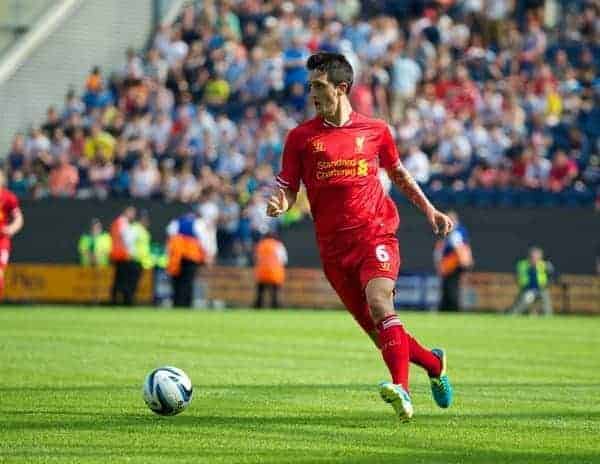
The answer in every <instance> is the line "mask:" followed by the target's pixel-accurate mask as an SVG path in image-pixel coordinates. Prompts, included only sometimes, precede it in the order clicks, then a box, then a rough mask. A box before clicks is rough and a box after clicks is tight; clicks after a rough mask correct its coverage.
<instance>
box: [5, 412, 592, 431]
mask: <svg viewBox="0 0 600 464" xmlns="http://www.w3.org/2000/svg"><path fill="white" fill-rule="evenodd" d="M0 415H1V417H2V418H0V425H2V426H5V427H7V428H8V429H9V430H62V431H67V430H73V431H76V430H115V429H120V428H123V429H131V428H142V429H143V428H145V427H155V426H156V425H161V426H166V427H169V428H173V429H177V428H188V427H189V428H191V429H196V430H198V429H202V428H206V429H209V430H210V429H215V428H227V429H238V430H256V429H257V428H259V429H260V430H262V431H276V430H280V428H281V427H284V428H285V429H286V430H287V429H289V428H290V427H300V428H310V427H314V426H318V427H323V426H326V427H332V428H339V427H341V428H345V429H348V430H350V429H364V428H369V427H371V426H377V427H378V426H381V424H382V421H383V422H384V423H389V425H390V426H396V425H398V424H397V420H396V418H395V417H394V416H393V415H392V414H390V412H389V411H388V410H387V409H386V410H385V411H373V412H359V413H356V412H354V413H352V412H348V411H343V412H341V413H339V414H336V411H335V410H332V411H331V414H328V415H324V414H311V413H298V414H296V415H283V414H282V415H277V414H275V415H268V414H266V413H260V414H258V413H257V414H255V415H239V414H231V415H214V414H206V415H203V414H202V411H201V410H199V411H198V410H197V411H193V410H192V411H187V412H186V413H183V414H182V415H180V416H177V417H159V416H156V415H153V414H151V413H150V412H148V413H147V414H146V413H143V414H128V413H121V414H119V413H118V412H113V413H111V412H105V413H102V412H90V411H66V410H64V409H62V410H52V409H39V410H38V409H11V408H0ZM498 419H501V420H502V421H501V423H498V424H494V423H493V422H492V423H490V421H493V420H498ZM561 419H562V420H576V419H589V420H598V419H600V411H568V412H567V411H565V412H557V411H552V412H548V413H544V412H533V413H532V412H522V413H520V412H510V413H509V412H498V413H493V414H492V413H489V414H482V413H461V412H460V411H458V412H454V413H452V414H449V413H445V412H440V413H438V414H420V415H419V416H418V417H416V418H415V419H414V420H413V421H412V422H411V423H410V424H404V425H398V426H399V427H400V428H401V427H418V428H423V429H425V428H427V427H440V426H441V425H450V424H456V421H457V420H461V421H464V420H468V421H469V423H471V424H472V423H474V422H479V421H481V422H482V423H484V424H486V426H488V427H496V426H497V427H502V428H503V429H505V428H506V421H507V420H508V421H511V420H512V421H514V422H515V424H518V423H524V424H531V421H539V420H553V421H556V420H561ZM535 426H536V427H537V428H539V427H542V428H543V425H542V424H539V423H537V424H536V425H535Z"/></svg>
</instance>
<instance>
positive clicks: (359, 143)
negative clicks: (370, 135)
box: [354, 137, 365, 153]
mask: <svg viewBox="0 0 600 464" xmlns="http://www.w3.org/2000/svg"><path fill="white" fill-rule="evenodd" d="M364 146H365V138H364V137H356V138H355V139H354V153H362V152H363V148H364Z"/></svg>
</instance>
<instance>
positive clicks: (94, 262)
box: [77, 219, 112, 267]
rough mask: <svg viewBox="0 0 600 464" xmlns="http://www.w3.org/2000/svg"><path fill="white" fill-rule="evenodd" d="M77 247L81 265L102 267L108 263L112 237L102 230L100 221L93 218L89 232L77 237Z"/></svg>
mask: <svg viewBox="0 0 600 464" xmlns="http://www.w3.org/2000/svg"><path fill="white" fill-rule="evenodd" d="M77 249H78V250H79V261H80V263H81V265H82V266H96V267H104V266H108V265H109V264H110V252H111V250H112V239H111V238H110V235H109V234H108V233H107V232H104V231H103V230H102V223H101V222H100V221H99V220H98V219H93V220H92V225H91V228H90V232H89V233H85V234H83V235H82V236H81V237H80V238H79V243H78V245H77Z"/></svg>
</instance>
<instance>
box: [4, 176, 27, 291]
mask: <svg viewBox="0 0 600 464" xmlns="http://www.w3.org/2000/svg"><path fill="white" fill-rule="evenodd" d="M5 184H6V176H5V174H4V172H3V171H0V299H1V298H3V297H4V274H5V272H6V268H7V267H8V260H9V258H10V251H11V248H12V243H11V240H12V237H13V236H14V235H15V234H17V233H18V232H19V231H20V230H21V229H22V228H23V213H22V212H21V208H20V206H19V199H18V198H17V196H16V195H15V194H14V193H12V192H11V191H10V190H8V189H7V188H6V187H5Z"/></svg>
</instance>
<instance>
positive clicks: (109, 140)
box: [83, 123, 116, 159]
mask: <svg viewBox="0 0 600 464" xmlns="http://www.w3.org/2000/svg"><path fill="white" fill-rule="evenodd" d="M115 143H116V142H115V138H114V137H113V136H112V135H110V134H109V133H108V132H106V131H104V130H103V129H102V126H101V125H100V124H98V123H96V124H93V125H92V127H91V129H90V135H89V137H88V138H87V139H86V141H85V146H84V149H83V154H84V155H85V156H86V157H87V158H88V159H93V158H94V157H95V156H96V154H97V152H98V151H99V150H102V154H103V155H104V156H105V157H106V158H107V159H113V157H114V150H115Z"/></svg>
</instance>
